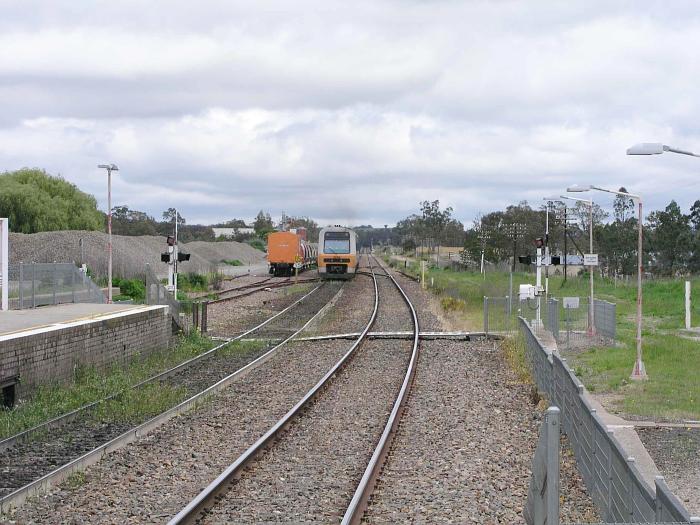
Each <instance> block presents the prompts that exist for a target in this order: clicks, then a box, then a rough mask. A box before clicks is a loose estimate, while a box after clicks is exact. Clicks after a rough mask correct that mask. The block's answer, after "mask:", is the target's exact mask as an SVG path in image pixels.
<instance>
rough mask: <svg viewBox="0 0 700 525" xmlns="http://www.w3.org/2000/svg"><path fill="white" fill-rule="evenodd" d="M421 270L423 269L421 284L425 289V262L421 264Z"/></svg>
mask: <svg viewBox="0 0 700 525" xmlns="http://www.w3.org/2000/svg"><path fill="white" fill-rule="evenodd" d="M420 268H421V270H420V271H421V284H422V286H423V289H425V261H421V262H420Z"/></svg>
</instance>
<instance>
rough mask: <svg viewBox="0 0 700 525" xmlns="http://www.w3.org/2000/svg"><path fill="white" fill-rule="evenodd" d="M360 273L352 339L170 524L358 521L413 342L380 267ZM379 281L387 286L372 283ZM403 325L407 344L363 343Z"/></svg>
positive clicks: (409, 316)
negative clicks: (363, 298)
mask: <svg viewBox="0 0 700 525" xmlns="http://www.w3.org/2000/svg"><path fill="white" fill-rule="evenodd" d="M369 273H370V275H371V276H372V281H373V285H374V291H375V293H374V309H373V312H372V315H371V316H370V319H369V320H368V322H367V324H366V325H365V327H364V330H363V331H362V332H361V334H360V336H359V337H358V338H357V339H356V340H355V341H354V342H353V343H352V346H350V348H349V349H348V350H347V351H346V352H345V353H344V354H343V356H342V357H341V358H340V360H339V361H338V362H336V363H335V364H334V365H333V366H332V367H331V368H330V369H329V370H328V372H327V373H326V374H325V375H324V376H323V377H322V378H321V379H320V380H319V381H318V382H317V383H316V384H315V385H314V386H313V387H312V388H311V389H310V390H309V391H308V392H307V393H306V394H305V395H304V396H303V397H302V398H301V399H300V400H299V401H298V402H297V403H296V404H295V405H294V406H293V407H292V408H291V409H290V410H289V411H288V412H287V413H286V414H285V415H284V416H283V417H282V418H281V419H279V420H278V421H277V422H276V423H274V425H272V426H271V427H270V428H269V429H268V430H267V432H265V433H264V434H263V435H262V436H261V437H259V438H258V439H257V441H256V442H255V443H254V444H253V445H252V446H250V447H249V448H248V449H247V450H245V451H244V452H243V453H242V454H241V455H240V456H239V457H238V458H237V459H236V460H235V461H234V462H233V463H231V464H230V465H229V466H228V467H227V468H226V469H224V470H223V472H221V474H220V475H219V476H218V477H217V478H216V479H215V480H214V481H213V482H211V483H210V484H209V485H208V486H207V487H206V488H205V489H204V490H203V491H201V492H200V493H199V494H198V495H197V496H196V497H195V498H194V499H193V500H192V501H191V502H190V503H189V504H188V505H186V506H185V507H184V508H183V509H182V510H181V511H180V512H179V513H178V514H177V515H176V516H175V517H174V518H172V520H171V521H170V523H171V524H176V523H193V522H200V521H204V522H206V521H209V520H212V521H214V522H221V521H225V522H259V521H279V520H285V521H288V520H292V521H307V520H320V521H324V522H327V521H340V520H341V519H342V520H343V521H344V522H346V523H356V522H358V521H359V519H360V518H361V516H362V513H363V512H364V509H365V506H366V502H367V498H368V496H369V494H370V493H371V491H372V489H373V487H374V482H375V480H376V476H377V474H378V472H379V469H380V468H381V465H382V462H383V459H384V457H385V455H386V450H387V449H388V446H389V444H390V442H391V438H392V436H393V433H394V430H395V428H396V424H397V422H398V420H399V418H400V415H401V410H402V407H403V404H404V402H405V399H406V396H407V394H408V392H409V390H410V385H411V382H412V379H413V375H414V372H415V363H416V359H417V355H418V337H419V335H418V334H419V327H418V320H417V317H416V313H415V310H414V308H413V306H412V305H411V303H410V300H409V299H408V296H407V295H406V294H405V293H404V292H403V290H402V289H401V287H400V286H399V285H398V283H397V282H396V281H395V280H394V279H393V277H392V276H391V275H390V274H388V273H387V272H386V271H384V270H383V269H381V267H377V268H376V269H375V268H372V266H371V265H370V270H369ZM382 274H384V275H386V276H387V277H388V279H377V276H381V275H382ZM392 287H393V288H394V289H393V292H394V295H393V297H392V296H391V295H390V294H389V290H390V289H391V288H392ZM380 297H382V300H381V301H380ZM400 303H403V304H405V309H404V311H403V312H402V313H398V310H400V306H399V305H400ZM407 323H408V324H411V325H412V328H413V334H414V335H413V338H412V340H410V341H399V342H396V341H386V340H384V341H382V340H366V338H365V336H366V335H367V333H368V332H369V330H370V328H372V326H374V325H375V324H377V325H378V326H383V327H385V328H389V329H397V328H405V325H406V324H407ZM220 446H225V445H224V444H223V443H222V444H221V445H220ZM266 451H267V453H266ZM353 494H354V496H353Z"/></svg>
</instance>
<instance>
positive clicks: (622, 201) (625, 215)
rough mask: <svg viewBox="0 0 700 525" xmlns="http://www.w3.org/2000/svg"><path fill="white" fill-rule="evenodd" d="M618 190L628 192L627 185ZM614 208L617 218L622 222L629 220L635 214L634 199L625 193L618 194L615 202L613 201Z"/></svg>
mask: <svg viewBox="0 0 700 525" xmlns="http://www.w3.org/2000/svg"><path fill="white" fill-rule="evenodd" d="M618 191H621V192H623V193H627V190H626V189H625V187H624V186H623V187H621V188H620V189H619V190H618ZM613 210H614V216H615V220H616V221H618V222H620V223H625V222H627V219H630V218H632V217H633V216H634V200H633V199H632V197H624V196H623V195H617V196H616V197H615V202H613Z"/></svg>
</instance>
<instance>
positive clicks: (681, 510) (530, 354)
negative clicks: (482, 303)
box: [519, 317, 700, 523]
mask: <svg viewBox="0 0 700 525" xmlns="http://www.w3.org/2000/svg"><path fill="white" fill-rule="evenodd" d="M519 324H520V329H521V332H522V333H523V335H524V337H525V355H526V357H527V360H528V362H529V364H530V369H531V371H532V375H533V378H534V379H535V382H536V383H537V386H538V388H539V389H540V390H541V391H542V392H544V393H545V394H546V396H547V399H548V400H549V403H550V404H552V405H556V406H558V407H559V408H560V409H561V426H562V431H563V432H565V433H566V435H567V436H568V437H569V441H570V443H571V448H572V449H573V451H574V454H575V456H576V463H577V465H578V467H579V471H580V472H581V477H582V478H583V481H584V483H585V484H586V487H587V488H588V492H589V493H590V494H591V497H592V499H593V502H594V503H595V505H596V507H597V508H598V509H599V511H600V514H601V517H602V518H603V519H604V520H605V521H606V522H608V523H639V522H644V523H662V522H680V523H698V522H700V519H698V518H691V516H690V515H689V513H688V511H687V510H686V509H685V507H684V506H683V504H682V503H681V502H680V501H679V500H678V498H676V497H675V495H674V494H673V493H672V492H671V490H670V489H669V488H668V485H666V483H665V481H664V480H663V478H662V477H658V478H657V479H656V483H655V485H656V486H655V489H656V490H655V492H654V491H653V490H652V489H651V487H649V486H648V485H647V484H646V483H645V482H644V480H643V478H642V475H641V474H640V472H639V469H638V467H637V466H636V465H635V462H634V459H633V458H630V457H627V455H626V454H625V451H624V449H623V448H622V447H621V445H620V443H619V442H618V440H617V439H616V438H615V435H614V433H613V432H612V431H609V430H608V429H607V427H606V425H605V424H604V423H603V421H602V420H601V419H600V416H598V414H597V413H596V410H595V409H594V408H593V407H592V406H591V405H590V403H589V402H588V400H587V398H586V396H584V387H583V384H582V383H581V382H580V381H579V379H578V378H577V377H576V376H575V375H574V374H573V373H572V371H571V370H570V369H569V368H568V367H567V365H566V360H565V359H562V358H560V357H559V356H558V355H556V354H553V353H551V352H548V351H547V350H545V349H544V347H543V346H542V344H541V343H540V342H539V340H538V338H537V336H536V335H535V331H534V330H533V329H532V328H531V327H530V325H529V324H528V322H527V321H526V320H525V319H524V318H522V317H520V318H519ZM696 520H697V521H696Z"/></svg>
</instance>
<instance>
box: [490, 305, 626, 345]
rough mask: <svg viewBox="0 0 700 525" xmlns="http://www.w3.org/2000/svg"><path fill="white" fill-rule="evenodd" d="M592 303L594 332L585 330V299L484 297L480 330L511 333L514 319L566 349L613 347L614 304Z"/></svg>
mask: <svg viewBox="0 0 700 525" xmlns="http://www.w3.org/2000/svg"><path fill="white" fill-rule="evenodd" d="M593 304H594V305H595V311H594V312H593V314H594V316H593V321H594V322H593V325H594V327H595V330H594V331H592V330H590V329H589V325H590V322H589V316H590V312H589V308H588V305H589V301H588V298H585V297H563V298H555V297H548V298H544V297H535V298H531V299H527V300H524V301H520V300H518V299H517V298H515V299H513V300H510V299H509V298H508V297H484V331H485V332H486V333H504V334H508V333H513V332H514V331H515V330H516V329H517V327H518V322H517V318H518V317H523V318H524V319H526V320H527V321H528V323H529V324H530V326H532V327H533V329H534V330H535V331H536V332H538V333H541V332H542V331H547V332H549V333H551V334H552V336H553V337H554V339H555V340H556V341H557V343H558V344H560V345H562V347H564V348H566V349H568V350H573V349H577V348H588V347H590V346H592V345H602V344H613V343H614V341H615V337H616V315H617V308H616V305H615V304H614V303H610V302H608V301H601V300H598V299H595V300H594V303H593Z"/></svg>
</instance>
